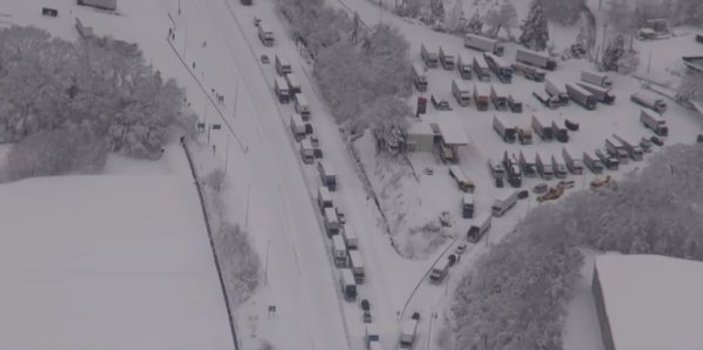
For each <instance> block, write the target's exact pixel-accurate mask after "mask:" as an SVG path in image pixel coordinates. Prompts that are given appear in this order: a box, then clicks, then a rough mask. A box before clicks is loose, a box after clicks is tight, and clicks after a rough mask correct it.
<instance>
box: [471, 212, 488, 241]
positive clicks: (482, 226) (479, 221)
mask: <svg viewBox="0 0 703 350" xmlns="http://www.w3.org/2000/svg"><path fill="white" fill-rule="evenodd" d="M492 219H493V216H492V215H491V214H489V213H482V214H480V215H478V216H477V217H476V219H474V223H473V224H472V225H471V227H469V230H468V231H467V232H466V239H467V240H468V241H469V242H472V243H476V242H478V241H479V240H481V237H483V235H485V234H486V232H488V230H489V229H490V228H491V221H492Z"/></svg>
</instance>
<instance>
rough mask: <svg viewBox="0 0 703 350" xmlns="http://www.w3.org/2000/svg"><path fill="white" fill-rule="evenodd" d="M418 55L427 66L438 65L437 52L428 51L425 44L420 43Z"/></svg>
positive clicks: (433, 66) (434, 66)
mask: <svg viewBox="0 0 703 350" xmlns="http://www.w3.org/2000/svg"><path fill="white" fill-rule="evenodd" d="M420 56H421V57H422V61H424V62H425V66H426V67H427V68H437V67H439V54H438V53H437V52H434V51H429V50H427V48H426V47H425V44H424V43H423V44H420Z"/></svg>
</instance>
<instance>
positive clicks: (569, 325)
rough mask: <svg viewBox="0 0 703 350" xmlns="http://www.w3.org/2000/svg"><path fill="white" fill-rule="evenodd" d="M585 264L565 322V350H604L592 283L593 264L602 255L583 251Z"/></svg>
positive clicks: (588, 250) (591, 251)
mask: <svg viewBox="0 0 703 350" xmlns="http://www.w3.org/2000/svg"><path fill="white" fill-rule="evenodd" d="M581 253H583V255H584V264H583V266H582V267H581V276H580V278H579V279H578V281H577V282H576V286H575V288H574V296H573V298H572V299H571V301H569V303H568V305H567V308H566V313H567V316H566V318H565V320H564V333H563V335H562V337H563V340H564V349H565V350H603V349H604V348H603V340H602V339H601V335H600V325H599V324H598V314H597V312H596V305H595V302H594V299H593V292H592V289H591V282H592V281H593V266H594V265H593V264H594V263H595V260H596V257H597V256H599V255H600V253H598V252H597V251H594V250H590V249H582V250H581Z"/></svg>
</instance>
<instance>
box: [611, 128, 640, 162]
mask: <svg viewBox="0 0 703 350" xmlns="http://www.w3.org/2000/svg"><path fill="white" fill-rule="evenodd" d="M613 138H614V139H615V141H617V142H619V143H620V145H621V146H622V148H623V149H625V151H627V154H628V155H629V156H630V158H631V159H632V160H634V161H636V162H638V161H641V160H642V159H643V157H644V151H643V150H642V147H640V146H639V145H637V144H633V143H631V142H629V141H627V140H625V139H624V138H622V137H620V136H619V135H618V134H613Z"/></svg>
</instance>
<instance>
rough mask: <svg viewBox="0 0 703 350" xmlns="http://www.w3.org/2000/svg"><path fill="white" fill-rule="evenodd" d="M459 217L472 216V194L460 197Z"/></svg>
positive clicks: (466, 217)
mask: <svg viewBox="0 0 703 350" xmlns="http://www.w3.org/2000/svg"><path fill="white" fill-rule="evenodd" d="M461 217H463V218H464V219H471V218H473V217H474V196H473V195H471V194H465V195H464V196H463V197H462V198H461Z"/></svg>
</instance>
